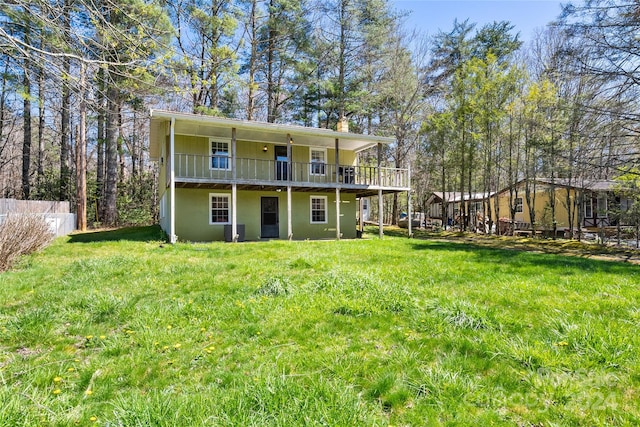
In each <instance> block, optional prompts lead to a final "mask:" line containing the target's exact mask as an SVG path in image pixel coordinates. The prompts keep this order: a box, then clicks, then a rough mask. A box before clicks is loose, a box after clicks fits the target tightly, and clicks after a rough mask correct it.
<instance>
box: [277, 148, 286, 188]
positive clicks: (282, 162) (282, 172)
mask: <svg viewBox="0 0 640 427" xmlns="http://www.w3.org/2000/svg"><path fill="white" fill-rule="evenodd" d="M275 156H276V158H275V161H276V179H277V180H278V181H287V180H289V159H288V157H287V147H286V146H285V145H276V147H275Z"/></svg>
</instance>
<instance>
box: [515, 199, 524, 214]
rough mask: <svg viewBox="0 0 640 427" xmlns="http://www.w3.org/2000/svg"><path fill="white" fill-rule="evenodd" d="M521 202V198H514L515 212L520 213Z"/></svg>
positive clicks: (521, 208)
mask: <svg viewBox="0 0 640 427" xmlns="http://www.w3.org/2000/svg"><path fill="white" fill-rule="evenodd" d="M522 210H523V202H522V197H516V212H522Z"/></svg>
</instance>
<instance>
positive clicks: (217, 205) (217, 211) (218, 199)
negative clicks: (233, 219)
mask: <svg viewBox="0 0 640 427" xmlns="http://www.w3.org/2000/svg"><path fill="white" fill-rule="evenodd" d="M229 206H230V203H229V195H228V194H209V212H210V217H209V223H210V224H229V218H230V215H229V211H230V207H229Z"/></svg>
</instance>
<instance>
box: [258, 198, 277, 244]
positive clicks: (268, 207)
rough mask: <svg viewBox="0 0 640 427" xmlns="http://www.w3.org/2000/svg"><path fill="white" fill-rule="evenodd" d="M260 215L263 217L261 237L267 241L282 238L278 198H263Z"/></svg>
mask: <svg viewBox="0 0 640 427" xmlns="http://www.w3.org/2000/svg"><path fill="white" fill-rule="evenodd" d="M260 205H261V208H260V215H261V217H262V221H261V224H262V228H261V236H262V238H265V239H273V238H276V239H277V238H279V237H280V223H279V221H278V198H277V197H262V198H261V203H260Z"/></svg>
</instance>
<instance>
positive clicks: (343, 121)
mask: <svg viewBox="0 0 640 427" xmlns="http://www.w3.org/2000/svg"><path fill="white" fill-rule="evenodd" d="M336 130H337V131H338V132H347V133H348V132H349V119H347V118H346V117H344V116H342V117H340V119H339V120H338V125H337V126H336Z"/></svg>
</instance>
